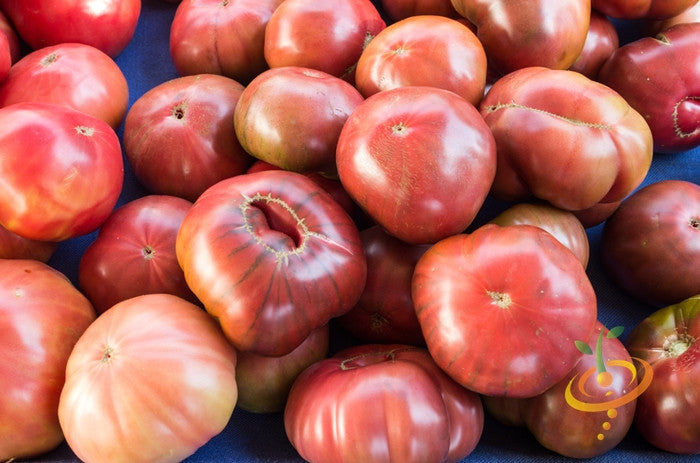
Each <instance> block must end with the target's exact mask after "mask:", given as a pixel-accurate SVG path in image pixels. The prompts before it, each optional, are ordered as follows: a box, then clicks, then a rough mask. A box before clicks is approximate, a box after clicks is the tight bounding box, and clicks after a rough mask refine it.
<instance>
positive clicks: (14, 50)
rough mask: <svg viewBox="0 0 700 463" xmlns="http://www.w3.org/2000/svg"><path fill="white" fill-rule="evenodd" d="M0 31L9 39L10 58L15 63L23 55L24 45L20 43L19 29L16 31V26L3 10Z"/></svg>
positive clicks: (0, 15) (0, 12)
mask: <svg viewBox="0 0 700 463" xmlns="http://www.w3.org/2000/svg"><path fill="white" fill-rule="evenodd" d="M0 33H2V35H4V36H5V38H6V39H7V43H8V45H9V47H10V58H11V60H12V63H13V64H14V63H16V62H17V61H19V59H20V58H21V57H22V54H23V50H22V45H21V44H20V43H19V37H18V36H17V31H15V26H14V25H13V24H12V22H11V21H10V19H9V18H8V17H7V15H6V14H5V13H3V12H2V11H0Z"/></svg>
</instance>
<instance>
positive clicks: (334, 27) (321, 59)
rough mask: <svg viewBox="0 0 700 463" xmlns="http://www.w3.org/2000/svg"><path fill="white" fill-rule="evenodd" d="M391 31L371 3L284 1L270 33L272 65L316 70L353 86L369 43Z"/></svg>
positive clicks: (272, 19) (364, 0) (363, 0)
mask: <svg viewBox="0 0 700 463" xmlns="http://www.w3.org/2000/svg"><path fill="white" fill-rule="evenodd" d="M385 27H386V23H385V22H384V20H383V19H382V17H381V15H380V14H379V12H378V11H377V8H376V7H375V6H374V4H373V3H372V2H371V1H370V0H352V1H347V0H325V1H323V2H319V1H316V0H285V1H284V2H282V4H280V6H279V7H277V9H276V10H275V12H274V13H273V14H272V16H271V17H270V21H269V22H268V24H267V27H266V29H265V45H264V53H265V60H266V61H267V63H268V65H269V66H270V67H282V66H299V67H306V68H312V69H317V70H319V71H323V72H326V73H328V74H331V75H333V76H336V77H340V78H343V79H345V80H347V81H349V82H351V83H352V82H354V73H355V65H356V64H357V60H358V59H359V58H360V54H362V50H363V48H364V47H365V45H367V43H368V42H369V41H370V40H372V38H373V37H374V36H376V35H377V34H378V33H379V31H381V30H382V29H384V28H385Z"/></svg>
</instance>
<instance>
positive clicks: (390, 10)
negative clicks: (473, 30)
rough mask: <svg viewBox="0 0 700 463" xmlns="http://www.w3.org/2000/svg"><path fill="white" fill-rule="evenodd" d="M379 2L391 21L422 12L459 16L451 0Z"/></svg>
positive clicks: (386, 0)
mask: <svg viewBox="0 0 700 463" xmlns="http://www.w3.org/2000/svg"><path fill="white" fill-rule="evenodd" d="M380 4H381V6H382V9H383V10H384V12H385V13H386V15H387V16H388V17H389V18H390V19H391V20H392V22H396V21H400V20H402V19H406V18H409V17H411V16H418V15H424V14H429V15H437V16H445V17H447V18H453V19H458V18H460V15H459V13H457V10H455V8H454V6H452V1H451V0H380Z"/></svg>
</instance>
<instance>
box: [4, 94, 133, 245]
mask: <svg viewBox="0 0 700 463" xmlns="http://www.w3.org/2000/svg"><path fill="white" fill-rule="evenodd" d="M0 153H1V155H0V178H2V179H3V181H2V184H0V204H2V207H0V224H2V225H3V226H4V227H5V228H7V229H8V230H10V231H12V232H14V233H17V234H18V235H20V236H23V237H25V238H30V239H35V240H43V241H62V240H65V239H68V238H73V237H76V236H79V235H84V234H87V233H89V232H92V231H94V230H95V229H97V227H99V225H101V224H102V222H104V221H105V220H106V219H107V216H109V214H110V213H111V212H112V209H113V208H114V206H115V204H116V202H117V199H118V198H119V194H120V192H121V187H122V183H123V179H124V163H123V161H122V151H121V146H120V143H119V138H118V137H117V135H116V133H115V132H114V130H113V129H112V128H111V127H110V126H109V125H108V124H107V123H106V122H104V121H102V120H100V119H97V118H95V117H92V116H90V115H88V114H85V113H82V112H79V111H76V110H74V109H71V108H68V107H65V106H60V105H55V104H50V103H16V104H13V105H10V106H5V107H4V108H0Z"/></svg>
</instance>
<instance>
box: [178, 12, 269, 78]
mask: <svg viewBox="0 0 700 463" xmlns="http://www.w3.org/2000/svg"><path fill="white" fill-rule="evenodd" d="M280 3H282V0H232V1H227V2H222V1H221V0H193V1H186V2H182V3H180V5H179V6H178V8H177V10H176V11H175V16H174V18H173V20H172V23H171V25H170V37H169V47H170V56H171V58H172V60H173V64H174V65H175V69H176V70H177V72H178V73H179V74H181V75H195V74H219V75H222V76H226V77H230V78H232V79H234V80H236V81H238V82H240V83H242V84H244V85H246V84H248V83H249V82H250V81H251V80H252V79H253V78H254V77H255V76H256V75H258V74H260V73H261V72H263V71H264V70H266V69H267V68H268V65H267V62H266V61H265V55H264V51H263V47H264V43H265V28H266V27H267V23H268V21H269V20H270V16H271V15H272V12H273V11H275V9H276V8H277V6H279V4H280Z"/></svg>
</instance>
